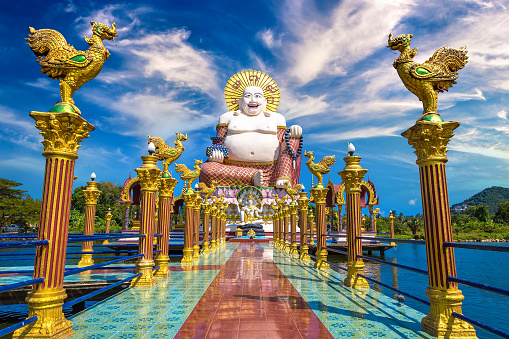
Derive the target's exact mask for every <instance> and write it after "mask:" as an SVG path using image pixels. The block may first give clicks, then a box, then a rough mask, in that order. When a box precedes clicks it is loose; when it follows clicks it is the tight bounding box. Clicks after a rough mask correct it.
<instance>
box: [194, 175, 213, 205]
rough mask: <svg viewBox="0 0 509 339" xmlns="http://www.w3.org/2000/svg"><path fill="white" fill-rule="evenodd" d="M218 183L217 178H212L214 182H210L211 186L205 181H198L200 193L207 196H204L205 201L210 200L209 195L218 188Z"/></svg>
mask: <svg viewBox="0 0 509 339" xmlns="http://www.w3.org/2000/svg"><path fill="white" fill-rule="evenodd" d="M216 185H217V182H216V181H215V180H212V182H211V183H210V187H208V186H207V185H205V184H204V183H203V182H199V183H198V187H199V188H200V190H199V191H198V193H200V194H203V195H205V197H204V198H203V201H204V202H208V199H209V197H210V196H211V195H212V193H214V191H215V190H216Z"/></svg>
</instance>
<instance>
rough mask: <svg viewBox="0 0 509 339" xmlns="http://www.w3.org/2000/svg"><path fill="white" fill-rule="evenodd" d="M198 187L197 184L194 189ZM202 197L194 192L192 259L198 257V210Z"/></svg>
mask: <svg viewBox="0 0 509 339" xmlns="http://www.w3.org/2000/svg"><path fill="white" fill-rule="evenodd" d="M197 188H198V184H196V186H195V190H196V189H197ZM202 201H203V199H202V198H201V197H200V193H198V192H197V191H195V192H194V205H193V213H194V215H193V223H194V227H193V228H194V232H193V234H194V239H193V242H194V245H193V259H194V260H198V259H200V211H201V203H202Z"/></svg>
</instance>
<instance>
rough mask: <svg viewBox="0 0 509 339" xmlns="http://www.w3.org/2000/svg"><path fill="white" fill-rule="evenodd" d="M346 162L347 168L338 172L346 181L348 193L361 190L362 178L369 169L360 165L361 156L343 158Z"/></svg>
mask: <svg viewBox="0 0 509 339" xmlns="http://www.w3.org/2000/svg"><path fill="white" fill-rule="evenodd" d="M343 160H344V161H345V163H346V166H345V168H344V169H343V170H342V171H341V172H339V173H338V174H339V175H340V176H341V179H343V181H344V183H345V191H346V193H355V192H359V193H360V192H361V183H362V178H364V175H365V174H366V172H367V171H368V170H367V169H364V168H362V167H361V165H360V161H361V157H358V156H347V157H345V158H343Z"/></svg>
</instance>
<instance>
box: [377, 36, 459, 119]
mask: <svg viewBox="0 0 509 339" xmlns="http://www.w3.org/2000/svg"><path fill="white" fill-rule="evenodd" d="M412 37H413V35H412V34H402V35H400V36H398V37H396V38H394V37H393V36H392V34H390V35H389V41H388V45H387V47H388V48H390V49H392V50H397V51H399V52H400V55H399V57H398V58H397V59H396V60H394V62H393V64H392V65H393V67H394V68H395V69H396V70H397V71H398V75H399V77H400V79H401V81H402V82H403V85H405V87H406V88H407V89H408V90H409V91H410V92H412V93H413V94H415V95H416V96H417V98H419V100H420V101H422V105H423V108H424V111H423V115H422V116H421V117H420V118H419V119H417V121H420V120H426V121H437V122H442V121H443V119H442V118H441V117H440V114H438V112H437V102H438V93H442V92H443V91H448V89H449V88H450V87H452V85H454V84H456V79H458V72H457V71H458V70H459V69H462V68H463V67H465V65H466V64H467V62H468V61H467V59H468V56H467V52H468V51H467V50H466V47H461V48H452V47H440V48H439V49H437V50H436V51H435V53H433V56H432V57H431V58H429V60H427V61H425V62H424V63H422V64H421V63H417V62H415V61H414V60H413V59H414V57H415V55H416V54H417V47H416V48H414V49H412V48H411V47H410V41H411V39H412Z"/></svg>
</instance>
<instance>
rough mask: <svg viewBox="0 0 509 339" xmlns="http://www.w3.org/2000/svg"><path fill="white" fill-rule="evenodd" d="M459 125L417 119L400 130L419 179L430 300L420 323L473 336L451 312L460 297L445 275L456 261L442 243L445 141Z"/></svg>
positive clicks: (447, 221)
mask: <svg viewBox="0 0 509 339" xmlns="http://www.w3.org/2000/svg"><path fill="white" fill-rule="evenodd" d="M459 125H460V124H459V122H457V121H449V122H443V121H442V122H439V121H424V120H419V121H417V123H416V124H415V125H414V126H412V127H410V128H409V129H408V130H407V131H405V132H403V133H402V136H403V137H405V138H407V139H408V144H410V145H412V146H413V147H414V148H415V154H416V155H417V161H416V163H417V165H418V166H419V176H420V182H421V197H422V212H423V216H424V232H425V234H426V258H427V262H428V284H429V287H428V288H427V290H426V296H427V297H428V298H429V301H430V311H429V313H428V315H427V316H426V317H424V318H423V319H422V322H421V326H422V329H423V330H425V331H426V332H428V333H429V334H431V335H433V336H435V337H439V338H477V336H476V332H475V329H474V328H473V327H472V326H471V325H470V324H469V323H467V322H465V321H464V320H460V319H458V318H456V317H453V316H452V315H451V314H452V313H453V312H456V313H459V314H461V301H462V300H463V298H464V297H463V294H462V293H461V291H460V290H459V289H458V284H457V283H456V282H453V281H448V280H447V277H448V276H451V277H456V262H455V258H454V249H452V248H448V247H445V246H444V242H452V241H453V237H452V227H451V216H450V208H449V196H448V193H447V179H446V173H445V163H446V162H447V156H446V154H447V144H448V143H449V140H450V138H452V136H453V135H454V133H453V131H454V129H456V128H457V127H458V126H459Z"/></svg>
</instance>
